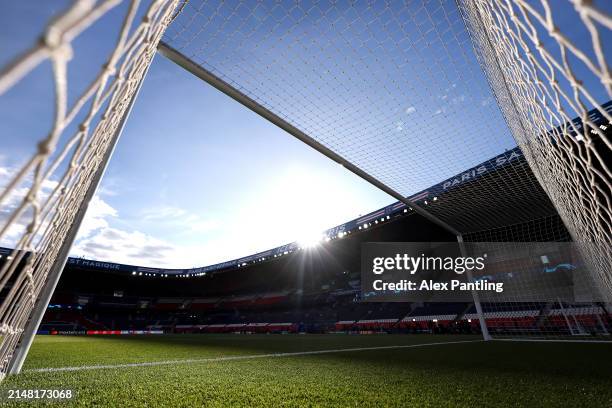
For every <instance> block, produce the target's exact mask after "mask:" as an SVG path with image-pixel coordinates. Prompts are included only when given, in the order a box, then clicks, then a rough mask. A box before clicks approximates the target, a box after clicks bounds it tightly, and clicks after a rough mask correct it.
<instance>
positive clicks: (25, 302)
mask: <svg viewBox="0 0 612 408" xmlns="http://www.w3.org/2000/svg"><path fill="white" fill-rule="evenodd" d="M120 3H121V1H99V2H96V1H90V0H81V1H75V2H74V3H73V4H72V5H71V6H70V7H69V8H68V9H67V10H65V11H64V12H62V13H61V14H60V15H58V16H57V17H55V18H54V19H53V20H52V21H51V22H49V24H48V25H47V26H46V27H45V30H44V32H43V34H42V35H41V37H40V40H39V41H38V42H37V43H36V44H34V45H33V46H32V47H31V48H30V49H28V50H26V51H25V52H23V53H22V54H21V55H20V56H18V57H16V58H15V59H14V60H13V61H12V62H10V63H9V64H8V65H7V66H6V67H5V68H4V69H2V71H0V95H2V94H4V93H7V92H8V91H11V89H12V88H14V87H15V86H16V85H17V84H18V83H19V82H20V81H27V80H28V78H29V76H30V75H31V74H32V72H33V71H34V70H35V69H37V68H38V67H39V66H41V65H43V64H45V63H50V65H51V67H52V72H53V75H52V79H51V80H52V82H53V88H54V118H53V123H52V127H51V129H50V130H49V131H48V134H47V135H45V136H44V137H40V139H39V140H38V144H37V149H36V152H35V153H34V154H33V155H32V157H31V158H29V160H27V162H26V163H25V164H24V165H23V166H22V167H21V168H20V169H18V171H16V172H15V174H14V176H13V177H12V179H11V180H10V181H9V182H8V183H7V184H6V185H5V186H3V188H2V189H0V204H1V205H2V214H1V215H2V217H1V218H0V240H1V239H2V238H3V237H6V236H7V235H9V234H10V235H11V236H16V237H17V238H16V239H14V243H15V249H14V250H13V251H12V253H11V254H10V256H8V257H7V258H6V259H5V260H4V262H3V264H2V267H1V268H0V293H1V294H2V303H1V305H0V335H1V338H2V340H1V342H2V343H1V345H0V376H1V377H4V376H5V375H6V373H7V369H8V366H9V363H10V361H11V358H12V356H13V353H14V351H15V348H16V346H17V344H18V343H19V341H20V339H21V336H22V333H23V330H24V326H25V325H26V323H27V321H28V318H29V316H30V314H31V312H32V309H33V307H34V304H35V302H36V300H37V299H38V296H39V294H40V292H41V289H42V288H43V286H44V285H45V284H46V283H47V282H48V281H47V277H48V274H49V271H50V270H51V268H53V267H54V265H58V264H59V265H60V266H61V265H63V263H64V262H65V259H59V257H60V248H61V247H62V244H63V243H64V240H65V239H66V237H67V236H69V235H70V230H71V228H73V223H75V217H76V214H77V211H78V210H79V208H81V207H82V206H83V205H84V203H83V200H84V197H85V196H86V194H87V192H88V190H89V189H90V187H92V182H93V180H94V176H95V174H96V173H97V172H98V171H99V170H100V166H104V157H105V156H106V153H107V151H108V150H109V149H111V148H112V141H113V139H114V137H115V135H116V134H117V132H118V131H120V126H121V124H122V121H123V119H124V116H125V115H126V113H127V110H128V107H129V105H130V102H131V100H132V96H133V95H134V93H135V92H136V90H137V89H138V87H139V85H140V83H141V81H142V79H143V76H144V74H145V72H146V70H147V68H148V66H149V64H150V62H151V59H152V57H153V55H154V54H155V51H156V47H157V44H158V42H159V40H160V38H161V36H162V34H163V32H164V30H165V28H166V26H167V25H168V24H169V22H170V21H171V18H172V16H173V11H174V9H175V6H176V4H177V1H175V0H158V1H152V2H147V4H146V5H144V6H143V5H141V4H140V2H139V1H136V0H134V1H131V2H128V5H127V7H126V10H127V11H126V13H125V15H124V16H123V17H122V20H121V25H120V28H119V30H118V31H117V32H116V33H115V35H116V40H114V41H115V43H114V47H113V49H112V52H111V53H110V54H109V55H108V56H107V59H106V61H105V63H104V65H103V66H102V67H101V69H100V70H99V72H98V74H97V75H96V76H95V78H93V79H92V80H90V82H89V83H88V86H87V87H86V89H85V90H84V91H83V92H82V93H81V94H79V95H78V97H76V98H75V99H74V101H73V102H72V103H71V99H72V98H71V97H70V96H71V95H73V93H70V92H71V90H69V86H70V83H69V82H70V81H69V80H68V74H67V71H68V67H69V61H70V59H71V58H72V50H73V48H72V42H73V41H74V40H76V39H77V38H78V37H79V35H81V34H82V33H83V32H84V31H86V30H87V29H88V28H90V27H94V26H95V25H96V24H98V23H99V20H100V19H101V18H102V17H103V16H104V15H105V14H107V13H109V12H110V11H111V10H113V9H114V8H116V7H117V6H118V5H119V4H120ZM72 92H74V91H73V90H72ZM93 188H95V186H93ZM74 227H75V228H76V227H78V225H77V226H74Z"/></svg>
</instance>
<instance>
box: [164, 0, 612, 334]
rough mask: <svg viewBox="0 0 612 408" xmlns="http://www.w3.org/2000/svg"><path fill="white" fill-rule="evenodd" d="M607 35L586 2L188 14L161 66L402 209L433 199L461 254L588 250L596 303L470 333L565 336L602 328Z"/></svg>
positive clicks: (202, 5)
mask: <svg viewBox="0 0 612 408" xmlns="http://www.w3.org/2000/svg"><path fill="white" fill-rule="evenodd" d="M611 27H612V20H611V18H610V16H609V15H608V14H607V13H606V12H605V11H602V10H599V9H598V8H597V6H596V2H587V1H577V0H576V1H555V2H551V1H549V0H541V1H523V0H476V1H471V0H465V1H462V0H460V1H452V0H415V1H407V2H403V1H402V2H400V1H397V2H383V1H380V2H351V3H334V2H324V1H316V0H314V1H307V2H292V1H280V2H248V1H235V2H231V3H223V2H217V1H206V0H193V1H190V2H189V4H187V6H186V7H185V9H184V11H183V13H182V14H181V15H180V16H179V17H178V18H177V20H176V21H175V22H174V23H173V24H172V25H171V26H170V28H169V29H168V30H167V32H166V34H165V35H164V38H163V40H162V43H161V44H160V50H161V51H162V53H164V54H165V55H166V56H168V57H169V58H171V59H172V60H174V61H175V62H177V63H178V64H180V65H181V66H183V67H184V68H186V69H188V70H189V71H191V72H192V73H194V74H195V75H197V76H198V77H200V78H202V79H203V80H205V81H207V82H208V83H210V84H211V85H213V86H215V87H217V88H218V89H220V90H222V91H224V92H225V93H227V94H228V95H230V96H231V97H233V98H234V99H237V100H238V101H240V102H241V103H243V104H244V105H246V106H248V107H250V108H251V109H253V110H254V111H255V112H257V113H259V114H261V115H263V116H264V117H266V118H267V119H269V120H271V121H272V122H274V123H276V124H278V125H279V126H281V127H282V128H283V129H285V130H288V131H289V132H290V133H292V134H293V135H294V136H296V137H298V138H299V139H301V140H306V141H307V142H308V143H309V144H311V145H313V146H315V148H318V149H319V150H320V151H322V152H323V153H324V154H328V153H326V152H327V150H329V151H331V152H332V153H333V154H328V156H329V157H331V158H333V159H334V160H336V161H338V162H340V163H342V164H343V165H345V166H347V165H346V164H347V163H348V164H350V166H354V167H356V168H357V169H356V170H355V169H354V168H353V167H350V166H347V168H349V169H350V170H352V171H355V172H356V173H357V174H360V173H359V171H363V173H365V174H366V175H367V177H368V178H367V179H368V180H369V181H371V182H372V181H373V182H374V183H375V184H376V185H379V186H380V185H382V186H384V187H385V188H387V190H385V191H388V192H389V191H390V192H391V193H397V194H398V195H399V197H400V198H399V199H401V198H405V197H413V196H414V195H415V194H416V193H418V192H422V191H425V193H423V194H420V198H418V199H417V202H411V203H412V204H415V205H414V206H413V207H415V206H419V207H420V208H421V209H422V210H424V211H425V212H426V213H427V214H428V215H430V216H433V218H434V219H436V220H439V221H440V222H441V223H443V224H444V225H446V226H448V227H449V230H451V231H456V232H457V235H461V236H462V238H463V240H464V241H466V242H469V241H471V242H500V245H501V243H502V242H504V241H515V242H516V241H518V242H530V241H548V242H551V241H552V242H554V241H575V242H578V243H584V244H585V245H581V246H580V248H581V249H582V251H581V255H582V257H583V258H584V259H585V260H586V262H587V264H588V267H589V268H588V270H589V271H590V272H589V274H590V275H589V276H588V278H589V279H588V282H586V283H585V286H586V287H587V289H586V290H588V291H592V292H593V294H594V296H593V301H592V302H587V303H580V304H575V303H571V304H570V303H568V302H567V301H565V300H563V299H559V301H555V300H554V298H552V300H550V299H551V296H550V295H551V293H542V301H541V302H535V301H530V302H525V301H522V302H520V301H518V300H517V301H504V302H496V301H495V300H494V299H492V300H488V301H487V299H483V302H482V309H483V311H482V313H477V311H476V310H475V309H474V310H467V311H466V313H465V314H464V315H463V316H462V317H461V318H463V319H469V320H470V321H472V322H474V323H475V324H476V325H478V323H477V319H474V317H477V316H478V315H480V316H481V317H482V314H483V313H484V314H486V316H485V317H486V321H487V325H488V326H490V328H491V332H492V333H493V334H494V337H499V336H502V335H503V336H506V335H508V334H509V335H510V336H523V335H527V334H529V335H537V336H543V337H550V336H554V337H557V336H568V335H573V334H576V333H585V332H587V331H589V332H593V331H594V332H596V333H598V334H606V332H607V330H608V329H607V326H608V325H609V305H608V304H606V301H608V302H609V301H610V296H611V295H612V263H611V262H612V251H610V242H611V239H612V236H611V232H612V228H611V211H612V203H611V191H612V189H611V188H610V187H611V173H610V169H609V167H608V166H609V163H607V162H606V160H607V159H608V158H609V156H610V147H611V146H610V142H609V134H610V130H609V127H610V119H611V114H610V111H611V110H612V109H611V108H612V104H611V103H610V102H609V100H610V98H611V96H612V94H611V91H610V90H611V82H610V81H611V79H610V73H609V69H608V65H607V56H609V52H610V50H609V45H610V44H612V36H611V35H610V28H611ZM606 45H607V46H608V50H606ZM320 146H323V148H320ZM326 149H327V150H326ZM483 163H484V164H483ZM466 169H468V170H466ZM456 174H461V176H459V177H455V178H454V179H453V177H454V175H456ZM441 180H449V181H448V182H446V183H444V191H443V192H442V193H440V194H438V195H436V196H433V195H432V194H429V193H428V192H427V191H426V190H427V188H428V186H431V185H434V184H436V183H438V182H440V181H441ZM588 244H592V245H588ZM538 267H540V268H541V271H542V273H543V274H548V275H547V276H551V274H552V273H553V272H554V271H557V270H558V269H559V268H561V267H560V266H559V264H554V265H552V264H550V263H546V262H544V261H542V264H541V265H539V266H538ZM568 268H569V267H568ZM559 273H561V272H559ZM549 289H550V292H553V288H549ZM525 290H529V288H527V287H525ZM595 295H597V296H595ZM595 300H599V301H601V302H595ZM534 314H535V316H534ZM523 317H524V318H525V319H523V320H524V321H523V320H521V319H522V318H523ZM580 320H582V321H583V322H586V321H588V322H589V324H586V323H580ZM568 322H569V323H568ZM519 323H520V325H519ZM561 323H562V324H561ZM506 326H508V327H506ZM510 326H512V327H510ZM504 327H505V328H504Z"/></svg>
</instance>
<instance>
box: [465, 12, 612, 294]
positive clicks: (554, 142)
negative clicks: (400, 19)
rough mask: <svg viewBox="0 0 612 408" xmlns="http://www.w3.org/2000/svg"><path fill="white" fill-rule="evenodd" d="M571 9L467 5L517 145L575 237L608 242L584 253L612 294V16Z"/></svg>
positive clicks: (470, 23)
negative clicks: (608, 103) (611, 102)
mask: <svg viewBox="0 0 612 408" xmlns="http://www.w3.org/2000/svg"><path fill="white" fill-rule="evenodd" d="M568 5H569V3H566V2H560V1H559V2H549V1H546V0H542V1H540V2H531V1H523V0H513V1H507V0H477V1H471V0H470V1H461V2H460V8H461V10H462V12H463V14H464V18H465V20H466V23H467V26H468V29H469V30H470V33H471V36H472V39H473V40H474V44H475V47H476V49H477V51H478V56H479V59H480V61H481V64H482V66H483V69H484V70H485V72H486V74H487V77H488V79H489V82H490V83H491V86H492V88H493V90H494V92H495V95H496V98H497V101H498V103H499V105H500V107H501V109H502V111H503V113H504V116H505V118H506V121H507V123H508V125H509V126H510V128H511V130H512V133H513V135H514V137H515V139H516V141H517V143H518V145H519V146H520V147H521V149H522V151H523V153H524V154H525V157H526V159H527V162H528V163H529V166H530V167H531V169H532V170H533V172H534V174H535V175H536V177H537V178H538V180H539V181H540V183H541V185H542V186H543V187H544V189H545V190H546V192H547V194H548V195H549V197H550V198H551V200H552V202H553V203H554V205H555V207H556V209H557V211H558V212H559V214H560V215H561V218H562V219H563V221H564V222H565V224H566V226H567V228H568V230H569V232H570V234H571V236H572V238H573V239H574V240H575V241H578V242H595V243H599V244H601V245H602V246H593V247H589V246H585V249H586V250H585V253H584V256H585V258H586V259H587V260H588V262H589V263H590V264H591V265H592V268H591V270H592V271H593V272H594V273H596V274H597V275H598V276H597V281H598V282H600V284H601V285H602V289H603V290H604V291H607V292H608V293H612V250H610V243H612V172H611V171H610V168H609V158H610V150H611V148H612V145H611V144H610V140H609V134H610V132H609V127H610V123H611V121H612V115H611V113H610V112H609V111H607V110H606V109H605V108H604V107H603V106H602V105H603V104H604V102H605V100H602V97H604V98H606V99H609V98H610V97H611V96H612V78H611V77H610V70H609V68H608V61H607V58H606V43H607V47H608V50H607V51H608V52H609V51H610V50H609V45H610V29H611V28H612V17H610V15H608V14H607V13H605V12H604V11H601V10H599V9H597V8H596V7H595V5H594V3H593V2H591V1H580V0H574V1H572V2H571V5H572V6H573V8H574V9H573V10H572V11H573V13H568V11H567V10H564V9H563V8H564V7H567V6H568ZM566 14H569V17H568V16H566ZM592 109H594V110H595V111H596V114H594V113H593V110H592ZM608 109H609V107H608ZM590 110H591V112H590V115H589V111H590ZM594 116H599V117H603V118H604V120H603V123H594V121H593V117H594ZM575 117H578V118H580V119H581V125H579V124H577V123H575V122H573V121H572V120H573V119H574V118H575ZM590 248H594V250H591V249H590Z"/></svg>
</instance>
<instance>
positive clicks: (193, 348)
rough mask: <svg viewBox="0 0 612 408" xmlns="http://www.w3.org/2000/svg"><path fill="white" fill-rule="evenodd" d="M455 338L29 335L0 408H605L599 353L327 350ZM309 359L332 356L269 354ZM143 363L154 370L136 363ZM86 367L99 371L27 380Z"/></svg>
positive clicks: (548, 346)
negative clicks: (60, 395)
mask: <svg viewBox="0 0 612 408" xmlns="http://www.w3.org/2000/svg"><path fill="white" fill-rule="evenodd" d="M463 340H477V338H476V337H461V336H433V335H431V336H430V335H412V336H411V335H361V336H351V335H159V336H133V337H118V336H117V337H59V336H39V337H38V338H37V339H36V341H35V343H34V345H33V347H32V350H31V352H30V355H29V357H28V360H27V361H26V364H25V366H24V371H23V373H22V374H19V375H17V376H9V377H7V378H6V379H5V380H4V381H3V382H2V384H1V385H0V392H1V393H2V394H1V398H2V399H1V400H0V405H7V406H21V407H24V406H29V405H34V406H40V405H43V404H49V405H50V406H61V405H63V403H58V402H44V401H35V402H33V401H25V402H24V401H22V402H17V401H16V400H11V401H9V400H7V395H8V390H10V389H22V390H23V389H72V390H74V391H75V393H76V396H75V397H74V398H73V399H72V400H70V402H68V403H67V404H69V405H70V406H112V407H115V406H116V407H129V406H149V407H158V406H168V407H196V406H239V407H253V406H273V407H276V406H296V407H297V406H300V407H301V406H359V407H362V406H372V407H379V406H397V407H428V406H429V407H441V406H442V407H471V408H474V407H480V406H486V407H496V406H503V407H519V406H525V407H539V406H549V407H560V406H567V407H612V365H611V364H612V346H611V345H610V344H603V343H595V344H586V343H551V342H548V343H539V342H502V341H493V342H486V343H485V342H479V341H476V342H466V343H459V344H457V343H455V344H442V345H440V344H439V345H427V346H418V347H405V348H394V347H389V348H382V349H377V350H353V351H343V352H337V351H338V350H341V349H349V348H352V349H355V348H371V347H386V346H399V345H419V344H425V343H438V342H457V341H463ZM316 350H335V351H334V352H329V353H321V354H315V353H311V354H305V355H295V354H294V355H286V354H285V355H282V354H281V355H276V356H275V355H272V354H277V353H299V352H304V351H316ZM261 354H265V355H266V356H263V357H261V356H260V357H256V358H254V357H253V356H257V355H261ZM185 360H187V361H185ZM172 361H174V362H172ZM151 362H153V363H156V362H162V364H159V365H137V364H139V363H151ZM126 364H128V365H129V364H135V365H133V366H126ZM92 365H95V366H105V367H103V368H102V367H98V368H95V367H90V368H88V369H78V370H74V371H44V372H40V371H35V370H37V369H41V368H57V367H81V368H82V367H84V366H92ZM117 365H123V366H117Z"/></svg>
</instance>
